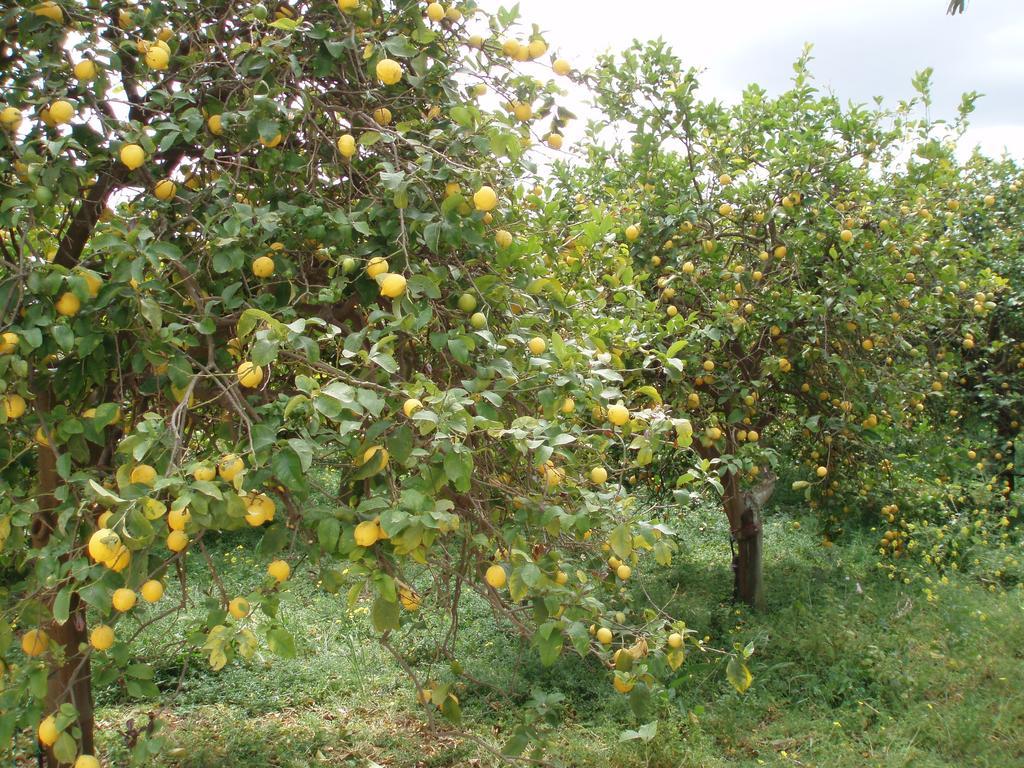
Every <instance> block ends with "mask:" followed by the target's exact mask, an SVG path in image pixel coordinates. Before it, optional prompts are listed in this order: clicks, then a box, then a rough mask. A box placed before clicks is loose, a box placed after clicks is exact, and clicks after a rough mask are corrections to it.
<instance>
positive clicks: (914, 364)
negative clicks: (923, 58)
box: [548, 43, 997, 605]
mask: <svg viewBox="0 0 1024 768" xmlns="http://www.w3.org/2000/svg"><path fill="white" fill-rule="evenodd" d="M808 60H809V56H807V55H805V56H804V57H803V58H801V59H800V60H799V61H798V62H797V64H796V65H795V69H796V76H795V78H794V81H793V86H792V88H791V89H790V90H788V91H786V92H784V93H782V94H780V95H779V96H778V97H776V98H770V97H768V95H767V94H766V93H765V92H764V91H763V90H761V89H760V88H757V87H756V86H751V87H750V88H748V90H747V91H746V92H745V93H744V96H743V99H742V100H741V101H740V103H738V104H737V105H736V106H733V107H729V106H724V105H722V104H720V103H718V102H715V101H711V102H705V101H701V100H700V99H699V97H698V95H697V90H698V82H697V78H696V74H695V72H694V71H693V70H686V69H684V68H683V67H682V65H681V64H680V62H679V61H678V59H676V58H675V57H674V56H673V55H672V54H671V52H669V51H668V50H667V49H666V48H665V47H664V45H663V44H660V43H653V44H649V45H640V44H637V45H635V46H634V47H633V48H631V49H630V50H628V51H627V52H626V53H624V54H623V55H622V56H621V57H617V56H607V57H604V58H602V59H601V60H600V62H599V66H598V69H597V71H596V73H595V82H594V89H595V95H596V104H597V106H598V107H599V109H600V110H601V113H602V115H603V116H604V118H603V119H602V120H599V121H596V122H595V123H594V124H593V125H592V126H591V128H590V141H589V143H588V145H587V147H586V153H587V163H586V164H585V165H580V166H570V165H567V166H564V167H562V168H560V170H559V173H558V176H559V180H560V182H561V184H562V185H563V187H564V188H565V190H566V192H567V193H568V194H572V195H575V196H576V197H577V200H578V202H579V205H578V206H577V213H576V214H575V215H573V216H572V217H571V219H570V221H569V222H568V223H567V224H566V223H561V222H560V221H559V218H560V215H561V214H560V213H557V212H553V213H552V214H551V216H552V218H553V219H555V222H552V223H550V224H549V225H548V227H549V229H556V228H557V227H561V228H562V229H563V230H566V228H567V227H568V229H567V231H566V235H565V238H564V241H563V242H564V243H566V244H569V245H570V254H569V256H567V257H565V258H564V259H563V260H562V261H561V263H558V264H557V266H555V267H554V269H553V272H555V273H556V275H555V276H556V277H557V279H558V280H559V281H561V282H563V283H566V284H577V285H586V286H592V288H590V289H589V290H587V291H586V292H585V293H582V295H583V296H585V297H586V298H587V299H588V304H587V306H588V307H590V308H591V309H592V310H593V311H592V313H591V314H589V315H588V314H587V313H585V312H584V313H581V316H580V317H579V318H578V322H579V323H580V327H581V332H582V333H584V334H589V335H590V336H592V337H594V338H596V339H599V340H600V342H599V344H601V345H603V348H606V349H607V350H608V351H609V353H610V355H611V357H612V359H614V360H615V361H616V364H617V367H618V368H619V369H620V370H621V371H622V374H623V376H624V378H625V381H626V384H627V388H628V389H632V390H634V391H635V392H636V395H637V397H638V398H641V399H644V400H646V399H649V398H653V399H654V400H655V401H656V402H657V403H658V404H659V405H662V404H663V406H664V408H665V410H666V411H667V412H668V413H670V414H672V415H674V416H676V417H683V416H685V417H686V418H687V419H689V422H690V423H691V424H692V430H693V435H694V438H693V441H692V444H691V442H690V440H689V439H686V440H683V441H677V442H675V443H666V442H664V441H663V440H660V439H659V438H658V437H657V436H652V435H645V434H643V433H642V432H641V431H637V434H636V435H635V437H634V439H633V442H632V443H631V446H630V447H631V448H632V449H634V450H637V451H638V452H639V453H638V457H639V463H640V464H651V465H652V466H654V467H658V469H657V470H656V474H660V475H661V476H662V480H663V481H665V482H666V486H667V490H670V489H672V488H673V487H674V488H675V489H676V490H675V493H676V497H677V498H679V499H681V500H684V501H685V500H686V499H687V498H688V493H689V492H688V490H687V487H688V486H690V485H691V483H692V482H693V481H694V479H695V476H694V474H693V472H692V471H689V470H688V469H687V467H689V466H691V465H693V464H694V463H696V464H697V465H698V466H701V467H702V468H703V469H704V470H705V471H710V472H712V473H713V474H714V475H715V476H717V481H715V485H716V487H717V488H718V489H719V491H720V492H721V496H722V502H723V507H724V511H725V514H726V516H727V518H728V522H729V527H730V529H731V531H732V536H733V539H734V543H735V546H736V549H737V551H736V558H735V561H734V568H735V571H736V595H737V596H738V597H739V598H740V599H741V600H743V601H745V602H748V603H751V604H753V605H760V604H761V603H762V602H763V585H762V576H761V566H760V563H761V549H762V533H761V531H762V527H761V522H760V519H759V508H758V507H759V504H758V503H756V501H757V496H758V495H760V496H761V497H762V498H763V495H764V491H765V490H766V489H765V488H763V487H761V488H760V493H759V494H755V493H752V491H754V490H755V489H756V488H757V487H758V486H759V484H760V483H761V482H762V480H761V479H760V478H761V472H762V470H763V469H764V468H766V467H778V466H780V465H784V466H786V467H787V469H788V467H790V466H792V463H793V462H794V461H798V462H800V464H802V465H803V466H804V467H805V468H803V469H801V470H800V471H799V472H797V473H795V477H794V480H795V483H794V488H795V489H797V490H801V491H803V492H804V494H805V495H806V497H807V500H808V503H809V505H810V506H811V507H812V508H818V509H820V510H821V514H822V517H823V522H825V523H826V528H827V529H828V528H831V529H833V531H834V530H835V529H836V528H837V527H838V526H839V524H840V519H841V517H842V515H844V514H847V513H851V512H852V511H853V510H854V509H855V507H853V506H851V504H856V503H857V500H860V501H863V500H865V499H866V498H867V494H868V491H870V490H871V487H872V485H873V483H872V481H871V480H868V481H866V482H865V481H864V476H866V475H870V474H871V473H872V472H875V471H876V470H874V469H873V467H875V466H876V465H877V459H879V458H881V456H880V455H879V454H884V452H885V450H886V449H887V445H886V443H887V440H886V434H887V433H888V431H889V429H890V425H896V428H897V429H899V428H903V425H904V423H905V422H906V420H907V418H908V416H907V414H910V418H913V414H914V413H915V412H916V410H918V409H923V407H924V402H925V399H926V397H927V396H929V395H930V394H932V393H935V392H938V391H940V390H941V389H942V386H943V385H942V380H944V379H945V378H947V377H948V376H949V371H950V370H951V369H952V366H953V359H952V358H949V359H947V360H945V362H943V361H942V357H941V356H940V355H939V356H937V354H936V353H937V352H938V350H937V349H934V350H932V351H931V354H929V348H928V345H929V344H930V343H931V342H930V341H929V339H930V338H931V337H932V335H933V332H934V331H936V329H939V330H944V329H945V328H946V323H947V322H949V320H950V318H951V317H952V316H959V311H960V310H959V307H960V306H962V302H961V301H960V298H966V297H968V296H971V295H973V292H974V291H975V290H977V289H978V288H979V287H980V288H982V289H984V288H986V287H990V286H991V285H994V284H995V283H996V282H997V279H996V278H995V277H994V276H992V275H989V276H988V277H987V278H986V277H984V276H983V275H978V276H977V277H978V280H979V281H980V284H979V282H974V283H973V284H972V285H968V283H966V282H963V281H960V282H958V278H957V276H958V275H959V274H961V272H967V273H970V272H971V271H972V270H975V269H976V262H974V261H969V260H965V259H964V257H965V256H967V255H970V256H973V257H977V254H976V253H974V254H971V253H969V252H968V253H964V252H961V251H959V250H958V248H957V247H955V246H954V245H953V244H952V242H951V241H949V240H948V239H942V237H941V235H942V230H943V228H944V227H945V226H947V225H946V222H947V221H948V219H950V218H953V219H958V218H959V217H961V216H967V215H973V214H974V213H975V212H976V211H979V210H983V209H984V203H983V199H982V198H980V197H978V198H974V199H971V200H963V201H961V200H960V199H959V198H958V197H957V196H956V193H957V190H956V189H951V188H950V183H949V181H948V180H949V179H955V178H956V170H955V168H954V167H953V166H948V167H946V168H945V170H944V171H943V174H944V176H945V177H946V178H947V181H946V182H945V183H933V184H929V183H928V181H929V180H928V179H926V178H924V174H923V173H922V172H921V171H920V167H919V166H918V165H915V164H911V165H909V166H908V165H907V164H905V162H903V158H906V157H914V156H916V155H918V154H921V155H922V156H924V158H925V160H924V161H923V162H922V163H921V164H920V165H921V166H928V167H931V165H934V166H935V167H938V166H939V165H940V164H939V163H938V162H936V163H934V164H931V163H930V160H928V158H929V157H931V155H929V153H930V152H931V153H932V155H934V151H933V145H935V144H936V142H937V139H936V138H935V137H933V136H932V135H931V134H930V127H929V126H928V125H927V124H924V123H922V122H921V121H919V120H917V119H915V118H914V116H913V113H914V109H915V106H916V105H917V104H918V103H919V102H918V101H916V100H915V101H910V102H907V103H905V104H903V105H901V107H900V108H899V109H898V110H897V111H895V112H887V111H885V110H883V109H873V110H872V109H866V108H863V107H858V106H850V107H844V106H843V105H842V104H841V103H840V102H839V101H838V100H837V99H836V98H834V97H831V96H826V95H822V94H819V93H818V91H817V90H816V88H815V87H814V84H813V81H812V80H811V78H810V75H809V73H808V70H807V64H808ZM927 78H928V73H923V74H922V76H921V77H920V78H919V79H918V81H917V83H916V85H917V87H918V88H919V90H920V91H921V94H920V96H919V99H920V100H922V101H926V100H927V99H928V92H927ZM969 106H970V98H968V100H967V101H966V102H965V107H964V114H966V112H967V111H969ZM963 116H964V115H962V116H961V120H962V117H963ZM608 135H612V136H614V137H615V139H614V140H613V141H607V140H605V139H604V137H606V136H608ZM942 154H943V156H945V152H943V153H942ZM932 176H933V178H932V179H931V181H940V179H939V178H938V177H937V176H936V175H935V174H933V175H932ZM935 237H939V238H940V239H939V240H938V242H935V241H934V240H933V238H935ZM954 262H959V263H957V264H956V266H955V267H954V266H953V264H954ZM553 277H554V276H553ZM986 281H987V282H986ZM951 305H952V306H953V307H954V309H953V310H951V309H950V307H951ZM951 312H952V315H951V314H950V313H951ZM679 450H682V451H684V452H688V451H693V452H695V453H696V454H697V458H696V459H695V458H694V457H692V456H691V455H687V454H686V453H684V454H682V456H680V454H678V453H676V451H679ZM655 457H657V459H656V458H655ZM673 461H676V462H679V466H680V467H681V468H680V470H679V473H678V474H677V475H676V476H671V475H668V472H669V471H670V469H671V467H672V462H673ZM652 462H653V463H652ZM786 474H787V475H791V474H793V473H790V472H788V471H787V472H786ZM666 475H668V476H666Z"/></svg>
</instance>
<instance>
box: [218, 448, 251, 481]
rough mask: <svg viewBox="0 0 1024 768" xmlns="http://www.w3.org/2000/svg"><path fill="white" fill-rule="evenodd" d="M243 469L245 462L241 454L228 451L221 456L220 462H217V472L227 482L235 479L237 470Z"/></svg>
mask: <svg viewBox="0 0 1024 768" xmlns="http://www.w3.org/2000/svg"><path fill="white" fill-rule="evenodd" d="M243 469H245V462H244V461H243V460H242V457H241V456H238V455H236V454H234V453H229V454H227V455H226V456H224V457H222V458H221V460H220V463H218V464H217V472H218V473H219V474H220V476H221V479H222V480H225V481H227V482H229V483H230V482H231V481H232V480H234V479H235V477H236V476H237V475H238V473H239V472H241V471H242V470H243Z"/></svg>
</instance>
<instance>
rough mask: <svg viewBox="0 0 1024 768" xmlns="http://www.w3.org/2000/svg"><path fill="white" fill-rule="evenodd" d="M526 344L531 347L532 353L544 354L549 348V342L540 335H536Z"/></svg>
mask: <svg viewBox="0 0 1024 768" xmlns="http://www.w3.org/2000/svg"><path fill="white" fill-rule="evenodd" d="M526 346H527V348H529V350H530V354H531V355H543V354H544V352H545V351H546V350H547V348H548V343H547V342H546V341H544V339H542V338H541V337H540V336H534V337H533V338H532V339H530V340H529V341H528V342H526Z"/></svg>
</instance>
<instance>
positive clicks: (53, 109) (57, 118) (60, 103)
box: [50, 99, 75, 125]
mask: <svg viewBox="0 0 1024 768" xmlns="http://www.w3.org/2000/svg"><path fill="white" fill-rule="evenodd" d="M74 116H75V108H74V107H73V106H71V102H69V101H65V100H64V99H58V100H57V101H55V102H53V103H52V104H51V105H50V119H51V120H52V121H53V123H54V125H63V124H64V123H67V122H70V121H71V118H72V117H74Z"/></svg>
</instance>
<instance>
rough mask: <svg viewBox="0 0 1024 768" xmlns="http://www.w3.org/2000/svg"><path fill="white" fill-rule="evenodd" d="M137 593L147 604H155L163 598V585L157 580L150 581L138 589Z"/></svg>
mask: <svg viewBox="0 0 1024 768" xmlns="http://www.w3.org/2000/svg"><path fill="white" fill-rule="evenodd" d="M139 593H140V594H141V595H142V599H143V600H145V601H146V602H147V603H155V602H156V601H157V600H159V599H160V598H161V597H163V596H164V585H163V583H162V582H160V581H158V580H157V579H150V580H149V581H147V582H146V583H145V584H143V585H142V586H141V587H140V588H139Z"/></svg>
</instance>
